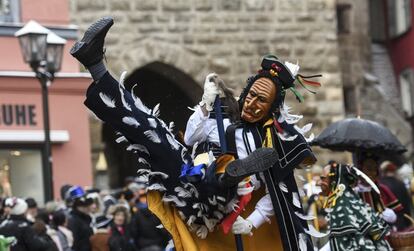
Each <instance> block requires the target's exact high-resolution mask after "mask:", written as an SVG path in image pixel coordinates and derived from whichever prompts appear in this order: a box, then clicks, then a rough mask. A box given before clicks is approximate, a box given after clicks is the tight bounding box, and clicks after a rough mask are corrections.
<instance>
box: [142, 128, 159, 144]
mask: <svg viewBox="0 0 414 251" xmlns="http://www.w3.org/2000/svg"><path fill="white" fill-rule="evenodd" d="M144 134H145V136H147V138H148V139H149V140H151V141H152V142H154V143H161V139H160V137H159V136H158V134H157V133H156V132H155V131H153V130H147V131H145V132H144Z"/></svg>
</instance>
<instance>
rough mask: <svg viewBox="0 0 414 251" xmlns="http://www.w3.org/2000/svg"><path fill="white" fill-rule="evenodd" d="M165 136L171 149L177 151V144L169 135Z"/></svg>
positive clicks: (178, 146)
mask: <svg viewBox="0 0 414 251" xmlns="http://www.w3.org/2000/svg"><path fill="white" fill-rule="evenodd" d="M165 136H166V137H167V140H168V143H170V145H171V148H172V149H175V150H178V149H179V148H180V145H179V144H178V142H177V141H176V140H175V139H174V138H173V137H172V136H171V135H169V134H168V133H167V134H166V135H165Z"/></svg>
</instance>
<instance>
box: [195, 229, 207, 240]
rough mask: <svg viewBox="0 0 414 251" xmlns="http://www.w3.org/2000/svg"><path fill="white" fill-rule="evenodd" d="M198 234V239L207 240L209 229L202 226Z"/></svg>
mask: <svg viewBox="0 0 414 251" xmlns="http://www.w3.org/2000/svg"><path fill="white" fill-rule="evenodd" d="M196 234H197V237H198V238H200V239H205V238H206V237H207V234H208V229H207V227H206V226H200V227H199V228H198V229H197V232H196Z"/></svg>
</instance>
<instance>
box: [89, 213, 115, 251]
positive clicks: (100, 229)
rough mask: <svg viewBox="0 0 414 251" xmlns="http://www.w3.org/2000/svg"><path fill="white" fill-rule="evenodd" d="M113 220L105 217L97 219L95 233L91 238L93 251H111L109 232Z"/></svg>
mask: <svg viewBox="0 0 414 251" xmlns="http://www.w3.org/2000/svg"><path fill="white" fill-rule="evenodd" d="M111 222H112V219H111V218H108V217H106V216H104V215H101V216H98V217H97V218H96V219H95V228H96V230H95V233H94V234H93V235H92V236H91V238H90V243H91V247H92V251H109V243H108V240H109V230H110V224H111Z"/></svg>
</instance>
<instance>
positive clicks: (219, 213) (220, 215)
mask: <svg viewBox="0 0 414 251" xmlns="http://www.w3.org/2000/svg"><path fill="white" fill-rule="evenodd" d="M213 214H214V216H215V217H216V218H217V219H219V220H221V219H223V217H224V215H223V214H222V213H221V212H219V211H214V212H213Z"/></svg>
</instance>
